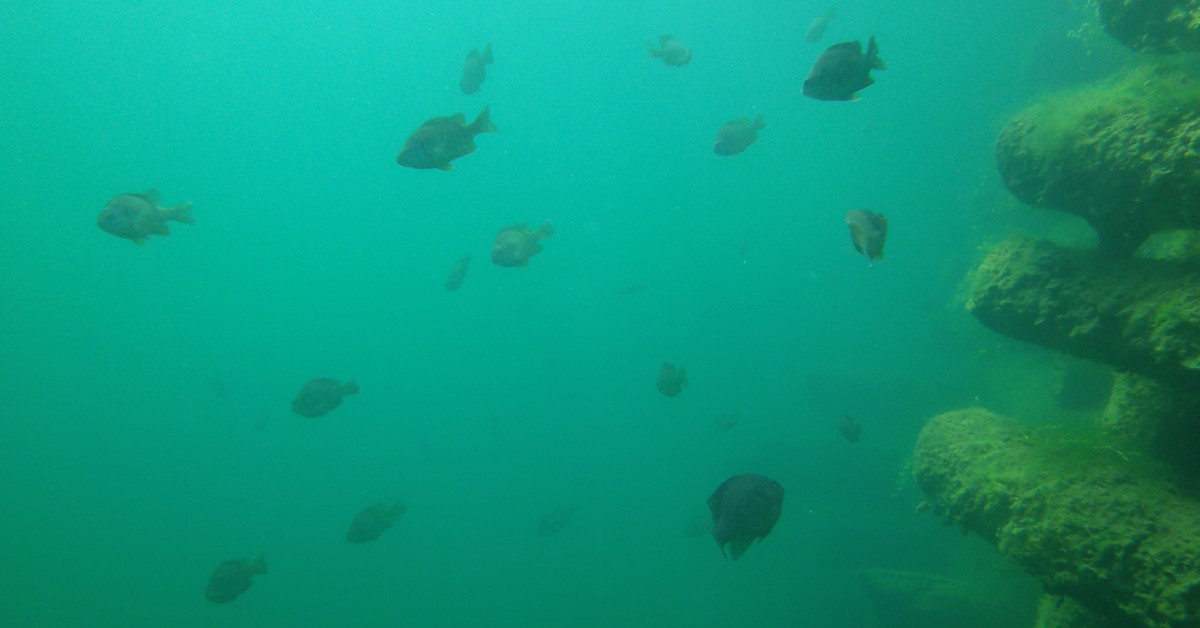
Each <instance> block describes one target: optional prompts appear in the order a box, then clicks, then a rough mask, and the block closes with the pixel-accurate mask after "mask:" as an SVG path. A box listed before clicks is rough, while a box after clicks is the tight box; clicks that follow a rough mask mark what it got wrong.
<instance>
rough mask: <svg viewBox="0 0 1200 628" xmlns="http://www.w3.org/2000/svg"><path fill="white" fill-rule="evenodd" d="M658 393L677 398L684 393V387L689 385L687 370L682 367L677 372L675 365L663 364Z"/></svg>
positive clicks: (659, 375)
mask: <svg viewBox="0 0 1200 628" xmlns="http://www.w3.org/2000/svg"><path fill="white" fill-rule="evenodd" d="M656 385H657V386H658V392H660V393H662V394H664V395H666V396H668V397H675V396H677V395H679V393H681V392H683V387H684V386H687V385H688V378H687V370H686V369H684V368H683V367H682V366H681V367H679V369H678V370H677V369H676V368H675V365H674V364H671V363H670V362H663V365H662V369H661V370H659V372H658V382H657V384H656Z"/></svg>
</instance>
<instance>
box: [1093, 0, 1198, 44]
mask: <svg viewBox="0 0 1200 628" xmlns="http://www.w3.org/2000/svg"><path fill="white" fill-rule="evenodd" d="M1096 9H1097V14H1098V16H1099V18H1100V24H1101V25H1103V27H1104V30H1105V31H1107V32H1108V34H1109V35H1112V36H1113V38H1114V39H1116V40H1117V41H1119V42H1121V43H1122V44H1124V45H1126V46H1128V47H1130V48H1132V49H1134V50H1137V51H1139V52H1149V53H1155V54H1176V53H1181V52H1197V51H1200V0H1096Z"/></svg>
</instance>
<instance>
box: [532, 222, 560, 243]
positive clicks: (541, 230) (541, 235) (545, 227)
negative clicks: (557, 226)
mask: <svg viewBox="0 0 1200 628" xmlns="http://www.w3.org/2000/svg"><path fill="white" fill-rule="evenodd" d="M554 233H555V231H554V223H552V222H550V221H549V220H547V221H546V222H543V223H542V226H540V227H538V230H537V234H536V235H537V237H538V239H539V240H549V239H550V238H553V237H554Z"/></svg>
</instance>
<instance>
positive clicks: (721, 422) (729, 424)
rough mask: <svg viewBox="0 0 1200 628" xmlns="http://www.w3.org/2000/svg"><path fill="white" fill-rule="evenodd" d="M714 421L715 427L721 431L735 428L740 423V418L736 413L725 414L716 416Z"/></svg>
mask: <svg viewBox="0 0 1200 628" xmlns="http://www.w3.org/2000/svg"><path fill="white" fill-rule="evenodd" d="M714 421H716V424H717V427H719V428H721V429H723V430H731V429H733V428H735V427H737V424H738V423H741V421H742V418H741V417H739V416H738V415H737V413H736V412H727V413H725V414H718V415H717V418H716V419H714Z"/></svg>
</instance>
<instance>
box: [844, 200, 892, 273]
mask: <svg viewBox="0 0 1200 628" xmlns="http://www.w3.org/2000/svg"><path fill="white" fill-rule="evenodd" d="M846 224H847V225H849V227H850V242H851V243H852V244H854V250H856V251H858V252H859V253H860V254H862V255H863V256H864V257H866V258H867V265H868V266H874V265H875V260H877V259H883V245H884V244H886V243H887V230H888V221H887V216H884V215H883V214H880V213H878V212H873V211H867V210H865V209H852V210H850V211H848V212H846Z"/></svg>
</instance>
